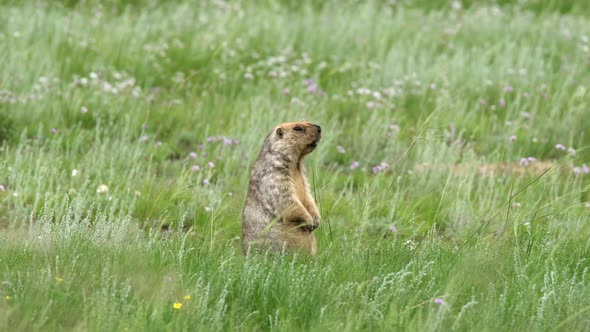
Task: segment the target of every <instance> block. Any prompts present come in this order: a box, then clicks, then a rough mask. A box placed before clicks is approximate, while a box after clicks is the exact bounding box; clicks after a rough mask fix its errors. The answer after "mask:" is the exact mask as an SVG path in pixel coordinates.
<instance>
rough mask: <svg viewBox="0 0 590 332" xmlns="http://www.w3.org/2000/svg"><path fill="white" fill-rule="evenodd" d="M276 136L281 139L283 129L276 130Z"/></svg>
mask: <svg viewBox="0 0 590 332" xmlns="http://www.w3.org/2000/svg"><path fill="white" fill-rule="evenodd" d="M276 132H277V136H279V138H283V128H280V127H279V128H277V131H276Z"/></svg>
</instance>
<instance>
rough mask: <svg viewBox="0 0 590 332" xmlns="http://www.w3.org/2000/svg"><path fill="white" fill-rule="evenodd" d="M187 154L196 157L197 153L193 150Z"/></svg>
mask: <svg viewBox="0 0 590 332" xmlns="http://www.w3.org/2000/svg"><path fill="white" fill-rule="evenodd" d="M188 156H189V157H190V158H193V159H196V158H197V153H196V152H194V151H192V152H191V153H189V154H188Z"/></svg>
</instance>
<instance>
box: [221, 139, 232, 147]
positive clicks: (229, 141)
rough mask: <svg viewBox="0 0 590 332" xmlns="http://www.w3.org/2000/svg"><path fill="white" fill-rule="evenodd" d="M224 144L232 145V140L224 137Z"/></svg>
mask: <svg viewBox="0 0 590 332" xmlns="http://www.w3.org/2000/svg"><path fill="white" fill-rule="evenodd" d="M223 144H225V145H231V144H232V140H231V138H227V137H224V138H223Z"/></svg>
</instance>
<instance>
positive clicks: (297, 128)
mask: <svg viewBox="0 0 590 332" xmlns="http://www.w3.org/2000/svg"><path fill="white" fill-rule="evenodd" d="M293 130H295V131H303V128H301V127H299V126H297V127H295V128H293Z"/></svg>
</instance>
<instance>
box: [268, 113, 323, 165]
mask: <svg viewBox="0 0 590 332" xmlns="http://www.w3.org/2000/svg"><path fill="white" fill-rule="evenodd" d="M270 138H271V140H272V142H273V144H272V145H273V150H275V151H283V152H286V153H289V154H291V155H293V156H294V157H296V158H301V157H303V156H305V155H306V154H308V153H310V152H312V151H313V150H314V149H315V148H316V147H317V146H318V143H319V142H320V139H321V138H322V127H320V126H318V125H316V124H313V123H310V122H307V121H302V122H288V123H283V124H280V125H278V126H276V127H275V128H274V130H273V132H272V133H270Z"/></svg>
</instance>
